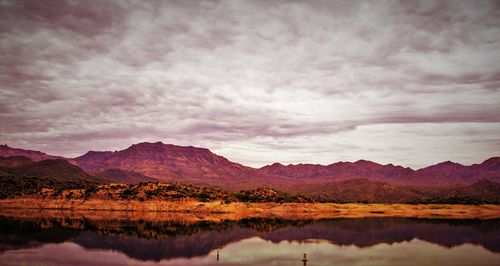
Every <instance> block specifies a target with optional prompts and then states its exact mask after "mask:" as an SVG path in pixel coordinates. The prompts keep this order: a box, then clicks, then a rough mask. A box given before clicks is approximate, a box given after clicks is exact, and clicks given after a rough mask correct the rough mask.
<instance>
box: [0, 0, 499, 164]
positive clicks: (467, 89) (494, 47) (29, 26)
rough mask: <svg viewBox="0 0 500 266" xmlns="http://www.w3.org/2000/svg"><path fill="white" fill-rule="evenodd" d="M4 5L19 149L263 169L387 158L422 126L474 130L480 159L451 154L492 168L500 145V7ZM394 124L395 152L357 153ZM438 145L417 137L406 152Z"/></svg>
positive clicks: (13, 133) (3, 78)
mask: <svg viewBox="0 0 500 266" xmlns="http://www.w3.org/2000/svg"><path fill="white" fill-rule="evenodd" d="M0 3H1V5H0V62H1V63H0V84H1V85H0V101H1V103H2V104H1V105H0V110H1V111H2V112H1V113H0V122H1V124H2V126H1V127H0V138H1V140H2V142H6V143H8V144H9V145H12V146H22V147H24V148H38V149H44V150H46V151H49V152H52V153H55V154H63V155H68V156H74V155H78V154H81V153H84V152H85V151H86V150H87V149H112V150H114V149H121V148H125V147H127V146H128V145H130V144H132V143H134V142H138V141H145V140H148V141H156V140H163V141H164V142H172V143H176V144H185V145H198V146H204V147H208V148H211V149H214V151H216V152H220V153H222V152H224V153H225V154H223V155H225V156H227V157H230V158H235V159H237V160H238V161H239V162H242V163H250V164H252V165H259V164H262V163H271V162H272V161H273V160H282V159H281V158H288V159H286V160H287V161H288V162H294V160H299V159H300V160H307V161H310V162H320V161H321V162H324V160H323V159H322V158H331V159H332V160H333V159H339V160H340V159H342V158H351V157H352V156H350V155H349V154H351V155H352V154H355V155H356V156H359V158H367V156H371V154H373V156H371V157H370V158H372V159H374V160H378V161H384V160H385V159H384V158H389V157H391V158H392V156H390V154H392V153H393V151H394V150H393V149H396V146H397V145H396V146H395V145H393V144H394V143H398V142H397V141H395V140H392V141H391V139H390V138H387V136H393V135H394V134H398V133H397V132H400V134H404V133H403V131H404V129H405V128H406V127H408V128H412V129H414V130H415V131H414V132H413V135H412V136H413V138H414V139H415V138H416V139H418V138H417V137H415V136H421V134H428V133H429V132H423V131H420V130H421V127H419V125H431V126H430V127H431V128H434V127H438V128H439V129H440V130H437V132H446V131H445V130H441V129H442V127H444V128H456V127H457V126H458V127H459V125H461V124H463V125H469V126H468V127H472V128H474V127H475V128H477V129H478V130H476V131H475V132H476V135H474V136H471V135H465V133H463V134H464V135H463V138H469V139H474V140H475V141H467V142H465V143H467V144H466V145H468V146H467V147H468V149H469V150H471V151H474V152H472V153H469V155H467V156H468V157H467V156H466V155H463V154H461V153H459V151H457V150H456V149H453V148H451V147H449V152H448V153H446V155H447V156H450V158H447V160H448V159H454V158H456V159H460V160H465V161H481V160H482V159H484V158H483V157H484V156H485V155H486V154H488V155H489V154H491V148H488V147H486V146H483V145H482V144H478V143H479V142H478V140H479V139H481V134H482V132H483V131H481V130H479V129H481V128H484V127H487V128H488V130H490V131H493V132H495V133H498V134H497V135H500V121H499V120H500V116H499V115H498V114H499V113H500V92H499V89H500V69H499V67H498V62H500V53H498V51H499V50H500V38H498V36H500V32H499V31H500V19H499V18H500V6H499V5H498V2H497V1H478V2H474V3H470V2H469V1H419V2H408V1H400V2H396V1H394V2H385V3H380V2H378V1H231V2H227V1H168V2H165V1H106V2H105V3H102V2H101V1H85V2H78V1H56V2H52V1H2V2H0ZM380 127H382V128H387V132H385V133H383V134H382V133H380V134H382V135H384V134H385V136H386V137H383V136H382V135H381V138H384V139H385V141H387V142H388V146H387V147H388V148H386V149H384V148H382V147H378V148H377V150H378V152H376V153H374V152H373V150H370V148H368V147H369V146H370V145H368V144H365V145H366V147H365V148H363V147H361V146H359V145H358V144H357V143H360V142H363V139H366V136H364V133H363V134H362V133H360V132H365V133H366V134H371V133H369V132H370V131H367V128H377V129H379V128H380ZM394 130H396V131H397V132H392V131H394ZM490 131H489V132H490ZM460 132H461V131H460ZM343 134H350V135H352V136H353V137H352V138H348V139H344V142H339V141H338V140H339V139H342V137H341V136H342V135H343ZM443 134H445V133H443ZM446 134H448V132H446ZM354 136H356V137H354ZM444 136H446V135H443V136H441V137H444ZM441 137H439V136H436V137H435V139H440V140H442V138H441ZM428 141H429V142H432V143H434V142H433V141H431V140H428ZM495 141H496V142H495ZM322 143H332V144H335V145H336V147H338V148H337V149H334V150H331V149H330V150H328V151H323V149H322V147H323V146H324V145H323V144H322ZM491 143H493V144H494V146H493V147H495V149H496V151H499V148H500V147H499V146H498V140H495V139H493V140H490V144H491ZM228 145H229V146H230V147H229V146H228ZM495 145H496V146H495ZM280 147H288V148H287V149H285V148H283V149H282V148H280ZM289 147H293V149H292V148H289ZM312 147H315V148H312ZM252 149H253V150H252ZM258 149H261V150H263V151H264V150H265V151H266V152H265V153H266V156H264V157H265V158H266V159H265V160H262V159H258V158H256V157H259V156H262V152H261V153H259V152H256V151H257V150H258ZM429 149H431V148H430V147H427V146H425V145H420V144H419V143H418V142H417V141H415V140H409V141H408V145H406V147H405V150H406V152H407V153H406V155H405V154H400V155H401V156H402V157H405V156H406V157H408V156H409V155H408V154H410V153H413V154H421V153H422V152H423V151H424V150H425V151H429ZM254 151H255V152H254ZM226 152H227V153H226ZM454 152H456V153H454ZM497 153H498V152H497ZM304 154H307V156H306V157H304V156H303V155H304ZM315 154H316V156H317V157H315ZM339 154H343V155H342V156H339ZM429 156H430V155H429ZM319 157H321V158H319ZM294 158H295V159H294ZM359 158H358V159H359ZM394 159H395V161H394V162H395V163H398V158H394ZM439 159H441V157H439ZM412 160H414V162H413V163H412V164H414V165H415V164H416V165H418V164H423V163H424V160H423V159H422V158H419V157H414V158H412ZM437 160H438V157H437V156H434V157H433V156H431V159H430V160H427V161H437ZM401 161H402V159H401ZM410 161H411V160H410V159H408V160H406V162H410ZM427 161H426V162H427ZM295 162H299V161H295Z"/></svg>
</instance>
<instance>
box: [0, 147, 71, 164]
mask: <svg viewBox="0 0 500 266" xmlns="http://www.w3.org/2000/svg"><path fill="white" fill-rule="evenodd" d="M0 156H2V157H10V156H25V157H27V158H29V159H31V160H32V161H35V162H37V161H41V160H48V159H61V158H62V157H59V156H53V155H48V154H46V153H44V152H40V151H33V150H24V149H18V148H12V147H9V146H7V145H0Z"/></svg>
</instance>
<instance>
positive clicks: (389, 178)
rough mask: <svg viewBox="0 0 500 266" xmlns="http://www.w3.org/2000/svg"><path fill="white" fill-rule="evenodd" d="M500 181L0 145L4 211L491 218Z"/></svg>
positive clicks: (449, 166) (167, 148)
mask: <svg viewBox="0 0 500 266" xmlns="http://www.w3.org/2000/svg"><path fill="white" fill-rule="evenodd" d="M499 177H500V159H499V158H498V157H494V158H491V159H488V160H486V161H484V162H483V163H481V164H474V165H471V166H463V165H459V164H456V163H451V162H445V163H441V164H438V165H435V166H430V167H427V168H423V169H419V170H413V169H411V168H403V167H401V166H394V165H392V164H389V165H379V164H376V163H373V162H369V161H363V160H360V161H357V162H354V163H348V162H339V163H334V164H331V165H327V166H323V165H310V164H299V165H288V166H284V165H281V164H273V165H270V166H266V167H263V168H260V169H255V168H251V167H247V166H243V165H241V164H237V163H233V162H230V161H229V160H227V159H226V158H224V157H222V156H219V155H216V154H213V153H212V152H210V151H209V150H207V149H202V148H195V147H190V146H189V147H181V146H175V145H169V144H163V143H161V142H157V143H140V144H136V145H132V146H131V147H129V148H128V149H125V150H122V151H117V152H88V153H87V154H85V155H83V156H80V157H77V158H73V159H65V158H62V157H57V156H51V155H47V154H45V153H41V152H37V151H28V150H21V149H15V148H10V147H8V146H6V145H2V146H0V187H1V188H2V189H1V190H0V198H3V199H2V200H0V208H1V211H2V212H5V211H7V210H9V212H10V211H12V209H13V208H20V209H26V208H31V209H64V210H77V211H89V210H91V211H94V210H99V211H111V210H112V211H140V212H143V211H155V212H180V213H186V212H192V213H202V214H208V213H210V214H213V213H223V214H224V215H228V216H231V217H235V218H242V217H247V216H284V217H295V216H300V217H304V216H308V217H318V218H321V217H367V216H402V217H453V218H474V217H476V218H498V217H499V208H500V207H499V206H500V205H498V204H499V203H500V184H499V183H497V181H498V179H499ZM357 203H364V204H357ZM367 203H370V204H367ZM422 203H423V204H422Z"/></svg>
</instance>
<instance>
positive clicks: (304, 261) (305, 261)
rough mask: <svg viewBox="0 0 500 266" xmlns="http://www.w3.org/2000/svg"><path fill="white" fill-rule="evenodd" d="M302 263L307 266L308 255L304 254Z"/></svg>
mask: <svg viewBox="0 0 500 266" xmlns="http://www.w3.org/2000/svg"><path fill="white" fill-rule="evenodd" d="M302 262H303V263H304V266H307V254H306V253H304V258H303V259H302Z"/></svg>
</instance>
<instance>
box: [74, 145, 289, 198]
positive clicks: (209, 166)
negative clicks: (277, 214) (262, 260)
mask: <svg viewBox="0 0 500 266" xmlns="http://www.w3.org/2000/svg"><path fill="white" fill-rule="evenodd" d="M74 161H75V162H76V164H77V165H79V166H80V167H82V168H83V169H84V170H86V171H89V172H91V173H96V172H100V171H104V170H107V169H112V168H113V169H122V170H127V171H133V172H137V173H140V174H143V175H145V176H149V177H153V178H155V179H158V180H161V181H171V182H182V183H192V184H199V185H215V186H224V187H226V188H228V189H231V188H235V187H237V188H243V187H245V186H249V187H252V186H256V185H257V184H259V185H261V184H264V183H265V181H266V180H265V177H266V176H263V175H260V174H259V173H257V171H256V170H255V169H253V168H251V167H247V166H243V165H241V164H238V163H234V162H231V161H229V160H227V159H226V158H224V157H222V156H219V155H216V154H214V153H212V152H211V151H210V150H208V149H204V148H196V147H191V146H188V147H183V146H175V145H171V144H163V143H161V142H156V143H147V142H145V143H139V144H135V145H132V146H130V147H129V148H127V149H125V150H121V151H116V152H88V153H86V154H85V155H82V156H80V157H77V158H75V159H74ZM278 179H281V178H279V177H278Z"/></svg>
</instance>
